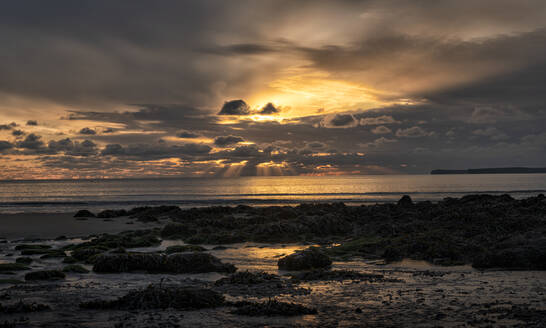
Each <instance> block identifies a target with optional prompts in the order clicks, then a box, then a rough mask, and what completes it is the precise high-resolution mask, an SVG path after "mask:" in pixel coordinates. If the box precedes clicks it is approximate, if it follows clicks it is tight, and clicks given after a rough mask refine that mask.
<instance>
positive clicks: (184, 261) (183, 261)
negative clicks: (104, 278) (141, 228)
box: [93, 253, 237, 273]
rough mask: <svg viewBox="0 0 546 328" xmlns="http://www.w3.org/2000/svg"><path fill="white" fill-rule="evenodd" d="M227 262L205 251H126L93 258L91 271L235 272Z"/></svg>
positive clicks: (233, 267) (232, 266)
mask: <svg viewBox="0 0 546 328" xmlns="http://www.w3.org/2000/svg"><path fill="white" fill-rule="evenodd" d="M236 270H237V269H236V268H235V266H234V265H232V264H229V263H222V262H221V261H220V260H219V259H218V258H216V257H214V256H212V255H210V254H207V253H176V254H172V255H163V254H154V253H128V254H110V255H101V256H99V257H97V259H96V260H95V265H94V266H93V271H95V272H98V273H120V272H146V273H204V272H227V273H230V272H235V271H236Z"/></svg>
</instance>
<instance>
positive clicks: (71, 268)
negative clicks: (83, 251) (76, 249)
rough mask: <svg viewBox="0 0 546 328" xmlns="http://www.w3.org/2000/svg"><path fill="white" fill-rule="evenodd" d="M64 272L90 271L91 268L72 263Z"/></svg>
mask: <svg viewBox="0 0 546 328" xmlns="http://www.w3.org/2000/svg"><path fill="white" fill-rule="evenodd" d="M63 272H72V273H89V270H87V269H86V268H84V267H82V266H81V265H77V264H71V265H67V266H65V267H64V268H63Z"/></svg>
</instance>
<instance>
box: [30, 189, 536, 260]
mask: <svg viewBox="0 0 546 328" xmlns="http://www.w3.org/2000/svg"><path fill="white" fill-rule="evenodd" d="M127 214H128V215H130V216H132V217H135V218H145V217H147V216H153V217H157V218H161V219H169V220H170V221H171V222H170V223H168V224H166V225H165V226H164V227H163V228H162V229H161V230H156V231H153V232H148V233H147V236H148V237H149V239H144V238H138V236H129V235H127V236H125V237H123V238H120V237H115V238H114V237H112V236H109V237H108V238H104V237H99V238H98V239H97V240H96V241H95V242H93V243H91V244H88V245H86V246H84V247H91V246H94V247H97V248H99V250H100V249H102V250H104V249H108V250H111V249H113V248H114V247H125V248H130V247H146V246H135V245H139V244H140V245H151V244H155V245H157V244H158V239H157V237H159V236H160V237H161V238H163V239H181V240H183V241H184V242H185V243H187V244H214V245H219V244H223V245H226V244H231V243H239V242H271V243H289V242H299V243H309V244H319V245H323V247H322V250H323V251H324V253H326V254H327V255H328V256H330V257H331V258H334V259H336V260H346V259H350V258H354V257H360V258H366V259H385V260H386V261H387V262H391V261H397V260H401V259H403V258H412V259H416V260H426V261H429V262H431V263H436V264H442V265H459V264H474V266H475V267H477V268H492V267H502V268H518V269H530V270H531V269H538V270H544V269H545V266H544V265H543V264H541V263H544V261H543V258H544V255H545V254H544V251H543V250H544V249H545V247H543V242H542V241H541V240H542V239H544V238H545V237H544V236H546V197H545V196H544V195H538V196H536V197H530V198H527V199H521V200H517V199H514V198H512V197H511V196H509V195H501V196H492V195H485V194H479V195H467V196H464V197H461V198H446V199H444V200H442V201H439V202H437V203H432V202H427V201H425V202H414V201H413V200H412V199H411V197H410V196H408V195H406V196H404V197H402V198H401V199H400V201H399V202H397V203H394V204H377V205H369V206H346V205H344V204H343V203H332V204H301V205H299V206H295V207H290V206H270V207H250V206H242V205H240V206H235V207H226V206H214V207H204V208H192V209H184V210H183V209H180V208H178V207H175V206H159V207H142V208H136V209H132V210H130V211H127ZM141 237H144V236H141ZM154 238H155V239H154ZM136 241H140V242H136ZM332 244H336V245H335V246H330V245H332ZM27 251H31V252H35V251H38V252H40V251H42V252H43V251H46V250H27ZM90 252H92V251H90ZM95 252H97V251H95ZM97 253H103V252H97ZM94 255H96V254H94ZM94 255H92V256H94ZM286 262H287V264H286V266H285V267H288V266H289V265H290V264H288V262H289V260H286ZM317 263H318V262H317ZM324 263H326V262H324ZM316 265H317V264H313V265H308V264H307V265H301V266H299V268H297V267H298V266H293V267H294V268H297V269H293V270H301V269H305V268H307V269H309V268H312V267H316ZM320 265H324V264H320ZM282 266H284V263H283V264H282ZM319 267H320V266H319Z"/></svg>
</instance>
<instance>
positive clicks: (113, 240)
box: [65, 230, 161, 260]
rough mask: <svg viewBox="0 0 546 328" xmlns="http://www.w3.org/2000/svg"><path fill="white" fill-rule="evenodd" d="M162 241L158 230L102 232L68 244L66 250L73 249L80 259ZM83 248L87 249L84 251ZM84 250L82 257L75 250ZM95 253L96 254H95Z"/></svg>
mask: <svg viewBox="0 0 546 328" xmlns="http://www.w3.org/2000/svg"><path fill="white" fill-rule="evenodd" d="M160 243H161V241H160V240H159V239H158V238H157V231H156V230H137V231H125V232H121V233H119V234H116V235H111V234H102V235H100V236H96V237H94V238H93V239H91V240H90V241H86V242H83V243H80V244H77V245H69V246H66V247H65V249H66V250H71V251H73V253H72V256H73V257H74V258H76V259H78V260H83V259H84V258H89V257H92V256H93V255H96V254H99V253H101V252H104V251H106V250H110V249H116V248H120V247H123V248H134V247H151V246H157V245H159V244H160ZM83 249H87V250H86V251H84V250H83ZM78 250H82V251H81V252H82V254H81V256H80V257H81V259H80V258H78V257H77V256H79V255H76V256H74V252H76V251H78ZM93 253H94V254H93Z"/></svg>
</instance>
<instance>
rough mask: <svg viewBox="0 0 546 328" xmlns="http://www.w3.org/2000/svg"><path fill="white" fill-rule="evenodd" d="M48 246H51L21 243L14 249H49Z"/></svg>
mask: <svg viewBox="0 0 546 328" xmlns="http://www.w3.org/2000/svg"><path fill="white" fill-rule="evenodd" d="M50 248H51V246H49V245H38V244H21V245H17V246H15V250H16V251H22V250H27V249H32V250H47V249H50Z"/></svg>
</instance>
